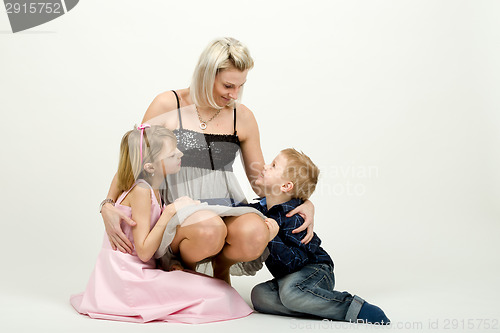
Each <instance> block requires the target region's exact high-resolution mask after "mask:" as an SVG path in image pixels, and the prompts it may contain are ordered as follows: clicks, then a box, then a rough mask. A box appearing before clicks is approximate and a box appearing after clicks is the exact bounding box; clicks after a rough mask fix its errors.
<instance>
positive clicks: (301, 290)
mask: <svg viewBox="0 0 500 333" xmlns="http://www.w3.org/2000/svg"><path fill="white" fill-rule="evenodd" d="M334 287H335V276H334V274H333V267H332V266H331V265H328V264H310V265H307V266H305V267H303V268H302V269H301V270H299V271H297V272H294V273H291V274H288V275H285V276H284V277H282V278H279V279H273V280H270V281H267V282H264V283H260V284H258V285H256V286H255V287H254V288H253V289H252V295H251V298H252V304H253V306H254V308H255V310H257V311H259V312H262V313H269V314H275V315H282V316H294V317H304V316H311V315H312V316H316V317H321V318H327V319H333V320H341V321H352V322H356V320H357V318H358V314H359V310H360V309H361V306H362V305H363V303H364V300H363V299H362V298H360V297H358V296H353V295H351V294H349V293H348V292H345V291H344V292H340V291H335V290H333V288H334Z"/></svg>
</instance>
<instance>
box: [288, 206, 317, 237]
mask: <svg viewBox="0 0 500 333" xmlns="http://www.w3.org/2000/svg"><path fill="white" fill-rule="evenodd" d="M295 214H299V215H300V216H301V217H302V218H303V219H304V223H302V225H301V226H300V227H298V228H297V229H294V230H293V231H292V233H294V234H297V233H299V232H301V231H304V230H305V229H306V228H307V234H306V235H305V236H304V238H303V239H302V240H301V241H300V242H301V243H302V244H307V243H309V242H310V241H311V239H312V238H313V236H314V233H313V228H314V205H313V203H312V202H311V201H309V200H306V201H305V202H304V203H303V204H302V205H300V206H298V207H296V208H295V209H292V210H291V211H289V212H288V214H286V216H287V217H291V216H293V215H295Z"/></svg>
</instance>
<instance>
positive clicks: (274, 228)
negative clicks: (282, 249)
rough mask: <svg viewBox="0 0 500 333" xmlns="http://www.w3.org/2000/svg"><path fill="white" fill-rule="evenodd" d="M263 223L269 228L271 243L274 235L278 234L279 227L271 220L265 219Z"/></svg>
mask: <svg viewBox="0 0 500 333" xmlns="http://www.w3.org/2000/svg"><path fill="white" fill-rule="evenodd" d="M264 222H265V223H266V225H267V227H268V228H269V241H272V240H273V239H274V237H276V235H277V234H278V231H279V230H280V227H279V225H278V223H277V222H276V221H275V220H273V219H271V218H266V219H265V220H264Z"/></svg>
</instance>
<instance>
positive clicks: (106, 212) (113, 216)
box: [101, 203, 136, 253]
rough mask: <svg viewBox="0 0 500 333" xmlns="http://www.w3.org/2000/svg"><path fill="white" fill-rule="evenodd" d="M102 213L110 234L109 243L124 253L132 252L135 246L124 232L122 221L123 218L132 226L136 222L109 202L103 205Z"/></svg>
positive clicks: (107, 231)
mask: <svg viewBox="0 0 500 333" xmlns="http://www.w3.org/2000/svg"><path fill="white" fill-rule="evenodd" d="M101 215H102V219H103V221H104V227H105V229H106V233H107V234H108V239H109V243H110V244H111V247H112V248H113V250H116V249H118V250H120V251H121V252H123V253H132V249H133V248H134V246H133V245H132V242H131V241H130V240H129V239H128V238H127V236H125V234H124V233H123V231H122V229H121V226H120V223H121V221H122V220H123V221H125V223H128V224H129V225H130V226H131V227H133V226H135V225H136V223H135V222H134V221H133V220H132V219H131V218H130V217H128V216H127V215H126V214H124V213H123V212H122V211H120V210H119V209H117V208H116V207H114V206H113V205H111V204H109V203H108V204H105V205H104V206H102V210H101Z"/></svg>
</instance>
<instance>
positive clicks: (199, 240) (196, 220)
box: [170, 211, 227, 270]
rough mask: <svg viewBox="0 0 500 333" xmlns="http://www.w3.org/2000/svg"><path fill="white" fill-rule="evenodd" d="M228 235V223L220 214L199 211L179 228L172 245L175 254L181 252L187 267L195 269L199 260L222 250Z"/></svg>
mask: <svg viewBox="0 0 500 333" xmlns="http://www.w3.org/2000/svg"><path fill="white" fill-rule="evenodd" d="M226 236H227V229H226V225H225V223H224V221H223V220H222V219H221V218H220V217H219V216H218V215H216V214H214V213H213V212H210V211H199V212H196V213H194V214H192V215H190V216H189V217H188V218H187V219H186V220H185V221H184V222H183V223H182V226H181V227H178V228H177V232H176V234H175V237H174V239H173V241H172V243H171V244H170V246H171V248H172V252H173V253H174V254H180V257H181V258H182V261H183V262H184V264H185V265H186V266H187V267H186V268H189V269H191V270H194V269H195V268H196V263H197V262H198V261H200V260H203V259H205V258H209V257H212V256H215V255H216V254H217V253H219V252H220V251H221V249H222V247H223V246H224V244H225V238H226Z"/></svg>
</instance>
